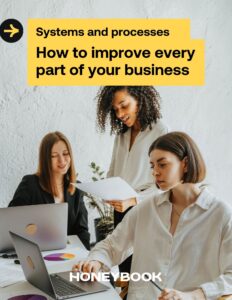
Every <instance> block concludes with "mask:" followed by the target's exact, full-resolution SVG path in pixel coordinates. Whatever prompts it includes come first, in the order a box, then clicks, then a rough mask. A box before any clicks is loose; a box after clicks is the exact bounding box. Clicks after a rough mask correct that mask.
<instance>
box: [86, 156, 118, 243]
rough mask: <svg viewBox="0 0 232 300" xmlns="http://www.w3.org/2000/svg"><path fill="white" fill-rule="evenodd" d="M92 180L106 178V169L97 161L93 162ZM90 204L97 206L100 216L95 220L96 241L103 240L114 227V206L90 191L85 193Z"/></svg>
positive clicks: (91, 165) (91, 166)
mask: <svg viewBox="0 0 232 300" xmlns="http://www.w3.org/2000/svg"><path fill="white" fill-rule="evenodd" d="M90 168H91V170H92V174H93V176H92V180H93V181H98V180H102V179H104V173H105V172H104V171H101V169H100V167H99V166H98V165H96V163H95V162H91V164H90ZM85 197H86V198H87V201H88V204H89V206H90V207H92V208H96V209H97V211H98V213H99V218H96V219H95V220H94V225H95V233H96V241H97V242H99V241H101V240H103V239H104V238H105V237H106V236H107V235H108V234H109V233H111V232H112V231H113V229H114V218H113V208H112V206H110V205H109V204H107V203H105V202H104V201H102V199H101V198H98V197H94V196H93V195H91V194H89V193H85Z"/></svg>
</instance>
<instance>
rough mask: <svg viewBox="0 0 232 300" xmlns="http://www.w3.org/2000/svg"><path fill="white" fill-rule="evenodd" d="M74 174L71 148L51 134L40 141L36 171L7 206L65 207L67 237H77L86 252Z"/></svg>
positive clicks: (86, 237) (85, 233)
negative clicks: (49, 204)
mask: <svg viewBox="0 0 232 300" xmlns="http://www.w3.org/2000/svg"><path fill="white" fill-rule="evenodd" d="M75 181H76V172H75V167H74V160H73V154H72V148H71V145H70V143H69V141H68V139H67V138H66V136H65V135H64V134H62V133H61V132H58V131H56V132H51V133H48V134H47V135H45V137H44V138H43V139H42V142H41V144H40V149H39V164H38V170H37V172H36V173H35V174H33V175H26V176H24V177H23V179H22V181H21V183H20V184H19V186H18V188H17V190H16V192H15V194H14V196H13V200H12V201H11V202H10V204H9V206H20V205H34V204H46V203H62V202H67V203H68V234H69V235H73V234H77V235H78V237H79V238H80V239H81V241H82V242H83V244H84V245H85V246H86V248H87V249H89V237H90V235H89V232H88V216H87V210H86V208H85V205H84V202H83V194H82V192H81V191H80V190H78V189H77V188H75V187H74V185H72V184H71V183H72V182H75Z"/></svg>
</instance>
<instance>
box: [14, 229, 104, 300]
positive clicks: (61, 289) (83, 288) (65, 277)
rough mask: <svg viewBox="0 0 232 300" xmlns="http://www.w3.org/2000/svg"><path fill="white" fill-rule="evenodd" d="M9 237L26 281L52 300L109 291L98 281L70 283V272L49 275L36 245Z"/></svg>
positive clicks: (18, 238)
mask: <svg viewBox="0 0 232 300" xmlns="http://www.w3.org/2000/svg"><path fill="white" fill-rule="evenodd" d="M10 235H11V237H12V240H13V243H14V246H15V250H16V253H17V255H18V258H19V260H20V264H21V266H22V269H23V272H24V275H25V277H26V279H27V281H28V282H30V283H31V284H32V285H34V286H35V287H37V288H38V289H40V290H41V291H43V292H44V293H46V294H48V295H49V296H51V297H52V298H53V299H69V298H74V297H78V296H83V295H88V294H93V293H98V292H103V291H106V290H108V289H109V288H108V287H107V286H105V285H103V284H101V283H99V282H98V281H94V282H89V281H88V282H87V281H84V282H83V281H72V282H70V281H69V275H70V272H62V273H55V274H51V275H49V273H48V271H47V268H46V265H45V263H44V260H43V257H42V255H41V252H40V249H39V247H38V245H37V244H35V243H34V242H31V241H29V240H27V239H25V238H23V237H21V236H19V235H17V234H15V233H13V232H10Z"/></svg>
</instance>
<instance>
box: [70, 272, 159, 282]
mask: <svg viewBox="0 0 232 300" xmlns="http://www.w3.org/2000/svg"><path fill="white" fill-rule="evenodd" d="M161 275H162V274H161V272H159V273H158V274H156V273H155V272H152V273H148V272H144V273H141V274H140V273H138V272H133V273H126V272H122V273H110V272H99V273H98V274H96V273H85V272H70V274H69V281H71V282H72V281H73V280H76V281H96V280H97V281H102V282H104V281H105V282H109V281H110V277H111V276H112V277H113V279H114V281H116V280H117V278H119V277H120V279H121V281H135V282H137V281H140V280H142V281H153V282H155V281H157V280H159V282H162V279H161Z"/></svg>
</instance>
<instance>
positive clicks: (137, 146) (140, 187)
mask: <svg viewBox="0 0 232 300" xmlns="http://www.w3.org/2000/svg"><path fill="white" fill-rule="evenodd" d="M167 132H168V128H167V127H166V126H165V125H164V124H163V123H162V122H161V121H160V120H158V121H157V123H154V124H153V125H152V129H150V128H149V127H147V128H146V129H145V130H144V131H140V132H139V133H138V135H137V136H136V138H135V141H134V144H133V145H132V147H131V149H130V151H129V148H130V139H131V128H129V129H128V130H127V131H126V132H125V133H123V134H119V135H116V137H115V140H114V147H113V154H112V159H111V164H110V169H109V171H108V174H107V177H113V176H119V177H121V178H123V179H124V180H125V181H127V182H128V183H129V184H130V185H131V186H132V187H133V188H134V189H135V190H136V191H137V192H138V193H139V197H138V199H137V200H139V201H140V200H143V199H145V198H147V197H149V196H152V195H153V196H154V195H155V194H156V193H157V192H158V191H157V187H156V185H155V184H154V179H153V177H152V172H151V169H150V161H149V156H148V150H149V147H150V146H151V144H152V143H153V142H154V141H155V140H156V139H157V138H158V137H159V136H161V135H163V134H165V133H167Z"/></svg>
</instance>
